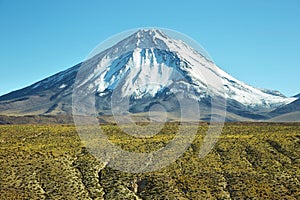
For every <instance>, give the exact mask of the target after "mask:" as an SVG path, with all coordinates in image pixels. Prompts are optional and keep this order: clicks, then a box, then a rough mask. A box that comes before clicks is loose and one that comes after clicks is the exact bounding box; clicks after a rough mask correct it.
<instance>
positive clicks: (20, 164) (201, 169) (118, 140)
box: [0, 123, 300, 200]
mask: <svg viewBox="0 0 300 200" xmlns="http://www.w3.org/2000/svg"><path fill="white" fill-rule="evenodd" d="M102 127H103V130H105V133H106V134H107V135H108V137H109V139H110V141H111V142H113V143H115V144H116V145H119V146H120V147H122V148H123V149H125V150H128V151H135V152H149V151H153V150H155V149H158V148H161V147H163V146H164V145H166V144H167V143H168V141H169V140H170V139H172V138H173V136H174V134H176V131H177V128H178V124H176V123H173V124H167V125H165V127H164V128H163V130H162V131H161V132H160V133H159V134H157V135H155V136H154V137H152V138H147V139H141V138H140V139H137V138H133V137H132V136H129V135H127V134H125V133H122V131H121V130H120V129H119V128H118V126H116V125H104V126H102ZM207 128H208V125H207V124H201V125H200V126H199V129H198V133H197V135H196V138H195V140H194V142H193V144H192V145H191V146H190V148H189V149H188V150H187V151H186V152H185V153H184V154H183V155H182V156H181V157H180V158H179V159H178V160H176V162H174V163H171V164H170V165H169V166H167V167H165V168H162V169H160V170H159V171H155V172H148V173H143V174H130V173H125V172H122V171H117V170H114V169H111V168H109V167H107V166H105V165H104V164H103V163H100V162H99V161H97V159H95V158H94V157H93V156H92V155H91V154H90V153H89V152H88V151H87V150H86V149H85V147H84V146H83V144H82V142H81V140H80V138H79V136H78V134H77V132H76V128H75V127H74V126H73V125H2V126H0V199H5V200H6V199H8V200H10V199H13V200H15V199H152V200H153V199H300V124H274V123H255V124H251V123H250V124H245V123H241V124H237V123H231V124H226V125H225V127H224V129H223V133H222V135H220V139H219V140H218V142H217V144H216V145H215V147H214V149H213V150H212V151H211V152H210V154H208V155H207V156H206V157H205V158H203V159H200V158H199V157H198V153H199V149H200V147H201V144H202V140H203V138H204V136H205V133H206V130H207ZM187 130H188V128H187Z"/></svg>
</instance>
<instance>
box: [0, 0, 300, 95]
mask: <svg viewBox="0 0 300 200" xmlns="http://www.w3.org/2000/svg"><path fill="white" fill-rule="evenodd" d="M0 27H1V29H0V63H1V68H0V95H2V94H5V93H7V92H10V91H12V90H16V89H19V88H22V87H24V86H27V85H30V84H32V83H34V82H36V81H39V80H41V79H43V78H45V77H47V76H49V75H52V74H54V73H57V72H59V71H61V70H64V69H67V68H69V67H71V66H73V65H75V64H77V63H78V62H80V61H83V60H84V58H85V57H86V56H87V55H88V54H89V53H90V52H91V51H92V50H93V48H94V47H96V46H97V45H98V44H99V43H100V42H102V41H104V40H105V39H107V38H108V37H110V36H112V35H114V34H117V33H119V32H122V31H125V30H128V29H133V28H138V27H164V28H169V29H174V30H176V31H179V32H182V33H184V34H186V35H188V36H190V37H191V38H193V39H194V40H196V41H197V42H198V43H199V44H201V45H202V46H203V47H204V48H205V49H206V51H207V52H208V53H209V54H210V56H211V57H212V58H213V60H214V61H215V62H216V63H217V65H218V66H219V67H220V68H222V69H223V70H225V71H226V72H228V73H229V74H231V75H233V76H234V77H236V78H237V79H239V80H241V81H244V82H246V83H248V84H251V85H253V86H256V87H260V88H267V89H275V90H279V91H281V92H282V93H284V94H285V95H288V96H290V95H295V94H297V93H300V86H299V82H300V81H299V79H300V1H299V0H286V1H284V0H280V1H279V0H264V1H261V0H251V1H249V0H244V1H241V0H236V1H233V0H227V1H222V0H218V1H217V0H206V1H201V0H194V1H192V0H190V1H175V0H173V1H168V0H165V1H163V0H159V1H157V0H152V1H141V0H139V1H136V0H128V1H123V0H118V1H117V0H110V1H104V0H97V1H96V0H88V1H83V0H82V1H78V0H61V1H60V0H48V1H47V0H44V1H40V0H26V1H22V0H20V1H14V0H0Z"/></svg>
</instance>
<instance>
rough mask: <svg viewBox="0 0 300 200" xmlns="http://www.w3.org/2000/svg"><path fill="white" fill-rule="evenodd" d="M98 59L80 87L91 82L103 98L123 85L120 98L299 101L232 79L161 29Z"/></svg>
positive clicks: (135, 37) (263, 102) (130, 38)
mask: <svg viewBox="0 0 300 200" xmlns="http://www.w3.org/2000/svg"><path fill="white" fill-rule="evenodd" d="M95 57H96V59H95V61H96V63H95V64H92V63H90V62H87V68H86V69H85V70H84V71H85V73H86V76H85V80H80V84H79V86H83V85H86V84H88V86H86V87H87V88H88V89H89V90H93V91H96V92H97V93H98V94H99V96H105V95H107V94H109V93H110V92H111V91H113V90H114V89H115V88H116V87H117V86H118V85H119V87H121V90H120V92H121V96H123V97H126V96H127V97H130V98H133V99H142V98H144V97H146V96H147V97H149V96H151V97H156V96H157V95H158V94H160V95H161V93H162V92H163V91H166V89H167V90H169V92H171V93H178V92H182V93H185V94H186V96H189V97H190V98H193V99H198V100H199V101H201V100H203V99H205V98H207V97H209V96H223V97H226V98H228V99H229V100H234V101H236V102H239V103H241V104H243V105H245V106H247V107H261V106H264V107H266V108H272V107H277V106H279V105H284V104H286V103H289V102H291V101H293V100H294V99H293V98H286V97H283V96H279V95H273V94H271V93H269V92H266V90H261V89H258V88H254V87H252V86H249V85H247V84H245V83H243V82H241V81H239V80H237V79H235V78H233V77H232V76H230V75H229V74H227V73H226V72H224V71H222V70H221V69H220V68H218V67H217V66H216V65H215V64H214V63H213V62H211V61H210V60H209V59H208V58H206V57H205V56H203V55H202V54H201V53H199V52H198V51H197V50H195V49H194V48H192V47H190V46H189V45H187V44H186V43H184V42H183V41H181V40H176V39H173V38H171V37H169V36H168V35H166V34H165V33H163V32H162V31H160V30H157V29H141V30H139V31H137V32H135V33H133V34H132V35H130V36H128V37H127V38H125V39H123V40H122V41H120V42H118V43H117V44H115V45H113V46H112V47H111V48H109V49H107V50H106V51H103V52H101V53H100V54H98V55H97V56H95ZM179 77H181V78H179ZM218 81H219V82H221V83H222V84H223V87H222V88H221V89H220V86H219V85H218V84H217V82H218ZM191 91H192V92H191ZM189 93H193V94H194V95H192V96H191V95H189Z"/></svg>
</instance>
